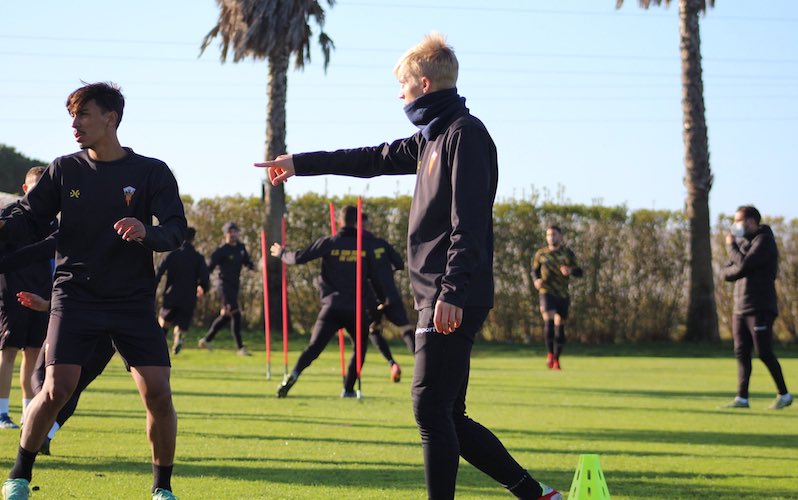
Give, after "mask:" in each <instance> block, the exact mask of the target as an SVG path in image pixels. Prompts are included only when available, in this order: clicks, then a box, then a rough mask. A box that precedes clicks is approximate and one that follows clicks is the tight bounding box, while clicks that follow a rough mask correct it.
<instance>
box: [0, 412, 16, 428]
mask: <svg viewBox="0 0 798 500" xmlns="http://www.w3.org/2000/svg"><path fill="white" fill-rule="evenodd" d="M0 429H19V426H18V425H17V424H15V423H14V421H13V420H11V417H9V416H8V413H3V414H0Z"/></svg>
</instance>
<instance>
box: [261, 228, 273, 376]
mask: <svg viewBox="0 0 798 500" xmlns="http://www.w3.org/2000/svg"><path fill="white" fill-rule="evenodd" d="M266 241H267V240H266V231H265V230H263V229H261V230H260V252H261V261H262V262H261V267H262V269H263V272H262V274H263V318H264V322H265V325H266V326H265V327H264V330H266V331H265V341H266V380H271V379H272V325H271V321H270V318H269V269H268V266H267V265H266V263H267V260H268V257H267V256H268V249H267V248H266Z"/></svg>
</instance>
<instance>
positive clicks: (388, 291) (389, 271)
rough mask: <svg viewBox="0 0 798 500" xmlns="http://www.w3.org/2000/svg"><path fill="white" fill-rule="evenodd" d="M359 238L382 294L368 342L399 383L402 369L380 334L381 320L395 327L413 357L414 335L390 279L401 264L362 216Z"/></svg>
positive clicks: (400, 298)
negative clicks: (367, 246)
mask: <svg viewBox="0 0 798 500" xmlns="http://www.w3.org/2000/svg"><path fill="white" fill-rule="evenodd" d="M363 237H364V238H368V240H369V243H370V245H371V246H372V247H373V248H374V261H375V264H376V268H377V270H376V272H377V279H379V280H380V287H381V288H382V291H383V293H384V294H385V296H384V297H379V299H380V304H379V305H378V306H377V307H376V308H375V310H374V311H372V317H373V319H372V321H371V324H370V325H369V339H371V343H372V344H374V346H375V347H376V348H377V349H379V351H380V352H381V353H382V355H383V357H384V358H385V359H386V360H388V363H389V364H390V365H391V380H393V381H394V382H399V381H400V380H401V378H402V368H401V367H400V366H399V363H397V362H396V360H395V359H393V353H392V352H391V347H390V346H389V345H388V342H387V341H386V340H385V337H383V335H382V318H386V319H388V321H390V322H391V323H393V324H394V325H396V326H397V327H399V330H400V331H401V332H402V340H404V342H405V344H406V345H407V349H408V350H409V351H410V354H415V351H416V345H415V341H416V335H415V332H414V330H413V327H412V326H410V320H409V319H408V318H407V312H406V311H405V306H404V304H402V295H401V294H400V293H399V290H398V289H397V288H396V281H394V279H393V273H394V271H401V270H403V269H404V268H405V263H404V261H403V260H402V256H401V255H399V252H397V251H396V249H395V248H394V247H393V246H392V245H391V244H390V243H388V242H387V241H386V240H384V239H382V238H380V237H378V236H375V235H374V233H372V232H371V223H370V221H369V218H368V216H367V215H366V214H363Z"/></svg>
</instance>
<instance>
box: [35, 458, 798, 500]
mask: <svg viewBox="0 0 798 500" xmlns="http://www.w3.org/2000/svg"><path fill="white" fill-rule="evenodd" d="M274 463H283V464H285V466H284V467H281V466H272V465H269V464H274ZM259 464H261V465H259ZM47 470H68V471H85V473H86V474H87V475H88V474H92V475H94V476H95V477H103V476H113V475H115V474H146V473H147V471H148V465H147V464H145V463H142V462H141V461H130V460H111V461H108V462H98V463H95V462H92V463H80V462H75V461H68V460H65V459H55V457H51V458H49V459H48V460H43V461H41V463H40V464H39V465H38V467H37V471H38V474H37V476H38V478H41V477H42V475H41V474H42V473H44V472H46V471H47ZM532 474H533V476H534V477H535V478H536V479H539V480H541V481H543V482H545V483H547V484H550V485H553V486H555V487H557V488H558V489H560V491H563V492H567V491H568V488H569V486H570V483H571V480H572V479H573V472H572V471H568V470H561V469H560V470H547V469H536V470H534V471H532ZM175 476H176V477H177V478H187V479H189V478H204V479H206V480H207V479H213V478H219V479H230V478H235V479H236V480H237V481H240V482H242V483H243V482H248V483H253V484H257V483H261V484H263V486H264V487H268V486H269V485H274V484H277V485H279V484H286V485H292V486H298V485H300V486H306V487H308V488H312V487H314V486H318V487H333V488H341V487H349V488H356V489H359V490H363V489H367V488H368V485H369V484H371V485H375V486H377V487H379V488H382V489H389V490H391V491H395V497H396V498H407V496H408V494H409V493H410V491H413V492H414V493H417V492H418V491H419V489H422V490H423V484H424V471H423V468H422V467H421V466H420V465H397V464H392V463H385V462H382V463H377V464H375V463H371V462H370V463H359V462H354V463H345V464H338V463H336V464H330V463H325V462H321V461H320V462H318V463H312V462H311V463H308V462H307V461H297V462H290V461H287V460H273V459H269V458H264V459H262V460H253V459H252V458H251V457H231V458H227V459H226V460H225V463H224V464H220V463H215V462H214V460H203V459H201V458H188V459H185V460H179V461H178V463H177V464H176V466H175ZM605 476H606V478H607V486H608V488H609V491H610V493H611V494H612V495H614V496H626V497H629V498H712V499H713V500H716V499H723V498H729V499H731V498H735V499H739V498H762V491H761V490H758V489H757V488H756V487H750V488H746V487H745V486H737V487H735V489H734V491H728V492H724V491H718V489H719V485H718V484H719V483H722V482H724V481H732V482H734V483H735V484H744V483H745V482H747V481H750V480H751V479H764V480H768V479H781V480H785V479H791V477H785V476H773V475H751V474H750V473H746V472H740V473H729V474H701V475H697V474H690V473H684V472H675V471H669V470H657V471H650V472H649V473H646V472H643V473H640V472H624V471H616V470H612V469H605ZM38 478H34V481H33V485H35V486H36V485H38ZM663 478H667V480H668V481H670V482H671V483H672V486H671V485H668V484H667V483H666V484H663ZM42 479H44V482H43V483H41V486H42V488H43V489H44V488H47V489H49V486H52V485H48V484H47V482H46V478H42ZM713 483H715V484H713ZM457 486H458V492H459V493H460V494H466V493H470V494H475V493H476V494H478V495H479V496H480V497H494V496H495V497H497V498H499V497H501V498H507V493H506V492H505V491H504V489H503V488H502V487H501V486H500V485H498V484H497V483H495V482H494V481H493V480H491V479H490V478H489V477H487V476H486V475H484V474H482V473H481V472H480V471H478V470H476V469H475V468H473V467H471V466H470V465H461V467H460V472H459V474H458V481H457ZM177 493H178V494H179V493H180V492H179V491H177ZM726 493H728V495H725V494H726ZM309 495H312V493H310V492H309ZM724 495H725V496H724ZM794 495H795V491H794V490H791V489H787V488H775V489H768V491H767V498H776V497H783V498H794Z"/></svg>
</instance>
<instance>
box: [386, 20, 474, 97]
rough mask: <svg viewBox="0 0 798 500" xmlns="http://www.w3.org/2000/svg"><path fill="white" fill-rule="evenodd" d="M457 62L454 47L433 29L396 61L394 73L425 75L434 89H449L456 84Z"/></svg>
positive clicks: (413, 75)
mask: <svg viewBox="0 0 798 500" xmlns="http://www.w3.org/2000/svg"><path fill="white" fill-rule="evenodd" d="M458 68H459V64H458V63H457V56H455V55H454V49H453V48H452V47H451V46H449V45H448V44H447V43H446V38H445V37H444V36H443V35H441V34H440V33H438V32H436V31H433V32H432V33H430V34H428V35H427V36H425V37H424V40H422V41H421V43H419V44H418V45H416V46H415V47H413V48H411V49H409V50H408V51H407V52H405V54H404V55H403V56H402V58H401V59H399V62H397V63H396V67H395V68H394V69H393V73H394V75H396V77H397V78H399V79H401V78H403V77H405V76H410V77H412V78H416V79H420V78H421V77H423V76H425V77H427V78H429V79H430V80H431V81H432V87H433V88H434V89H435V90H442V89H449V88H453V87H455V86H456V85H457V71H458Z"/></svg>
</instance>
